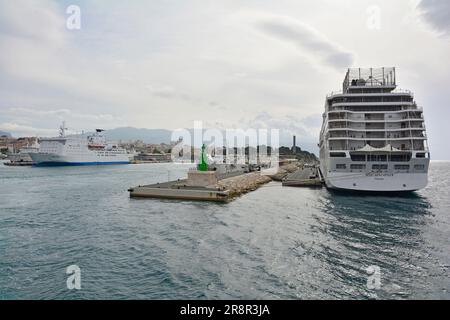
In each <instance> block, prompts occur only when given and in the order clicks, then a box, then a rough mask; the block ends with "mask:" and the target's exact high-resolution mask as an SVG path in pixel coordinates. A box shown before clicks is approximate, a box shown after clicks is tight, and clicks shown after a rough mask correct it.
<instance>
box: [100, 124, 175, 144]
mask: <svg viewBox="0 0 450 320" xmlns="http://www.w3.org/2000/svg"><path fill="white" fill-rule="evenodd" d="M171 135H172V131H170V130H165V129H139V128H132V127H123V128H116V129H111V130H107V131H106V132H105V136H106V138H107V139H108V140H113V141H118V140H122V141H131V140H142V141H144V142H145V143H155V144H158V143H170V137H171Z"/></svg>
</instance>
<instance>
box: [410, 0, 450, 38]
mask: <svg viewBox="0 0 450 320" xmlns="http://www.w3.org/2000/svg"><path fill="white" fill-rule="evenodd" d="M418 9H419V11H420V13H421V15H422V17H423V18H424V19H425V21H426V22H427V23H428V24H429V25H430V26H431V27H432V28H433V29H434V30H436V31H438V32H440V33H442V34H443V35H445V36H449V35H450V1H448V0H422V1H421V2H420V3H419V5H418Z"/></svg>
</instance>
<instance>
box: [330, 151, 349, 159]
mask: <svg viewBox="0 0 450 320" xmlns="http://www.w3.org/2000/svg"><path fill="white" fill-rule="evenodd" d="M345 157H346V155H345V152H330V158H345Z"/></svg>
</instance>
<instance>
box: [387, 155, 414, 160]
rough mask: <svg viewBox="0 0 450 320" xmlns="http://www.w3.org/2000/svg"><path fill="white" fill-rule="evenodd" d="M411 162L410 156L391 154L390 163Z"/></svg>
mask: <svg viewBox="0 0 450 320" xmlns="http://www.w3.org/2000/svg"><path fill="white" fill-rule="evenodd" d="M409 160H411V154H391V155H390V161H393V162H408V161H409Z"/></svg>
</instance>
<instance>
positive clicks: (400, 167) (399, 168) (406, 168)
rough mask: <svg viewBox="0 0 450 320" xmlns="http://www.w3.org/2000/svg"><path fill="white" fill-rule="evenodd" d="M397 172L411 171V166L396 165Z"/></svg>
mask: <svg viewBox="0 0 450 320" xmlns="http://www.w3.org/2000/svg"><path fill="white" fill-rule="evenodd" d="M394 169H395V170H409V164H396V165H395V166H394Z"/></svg>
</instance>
